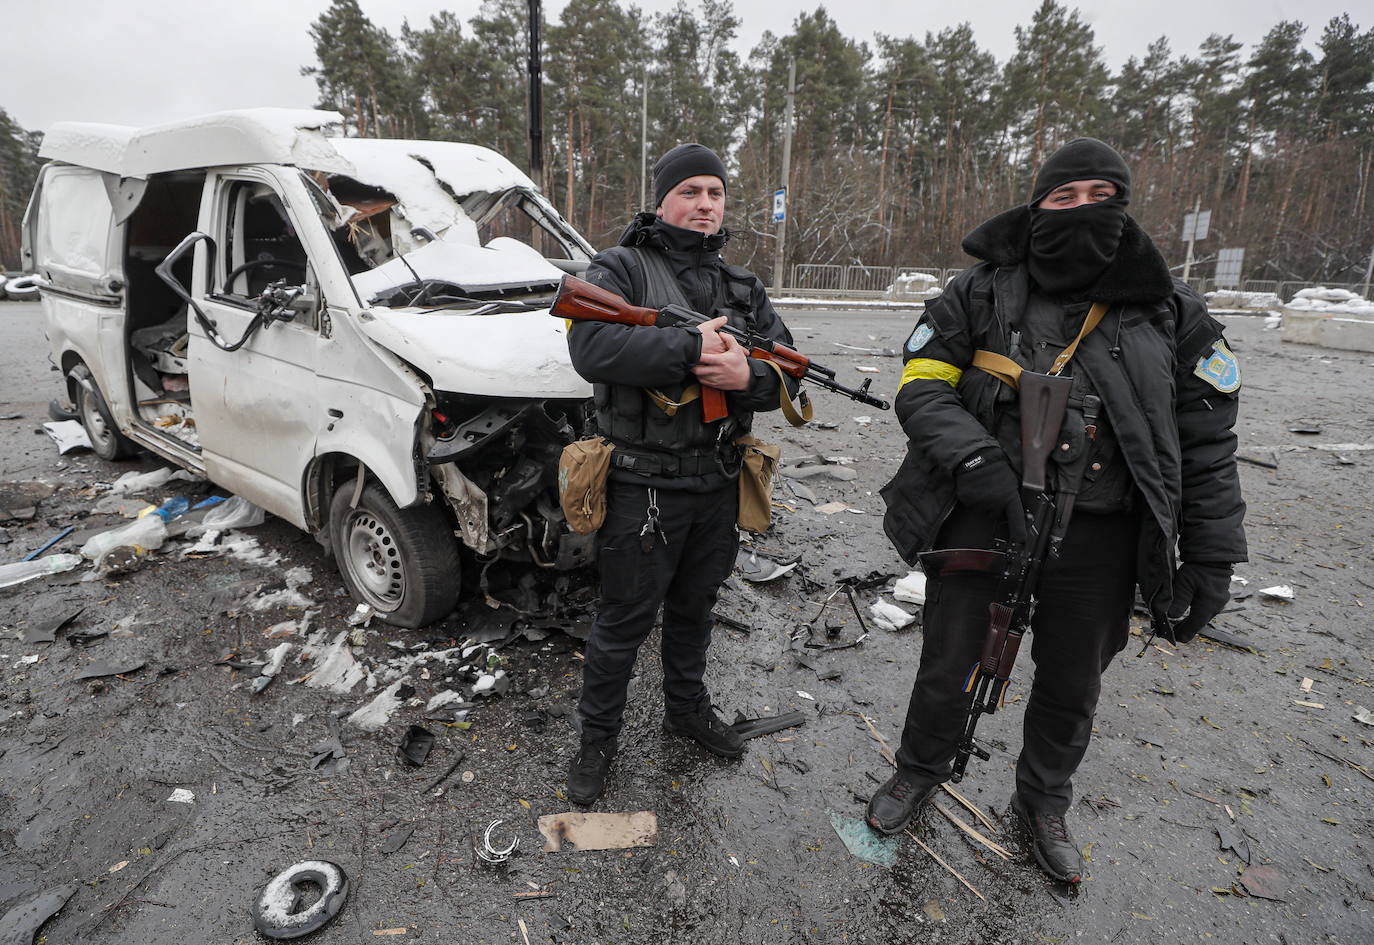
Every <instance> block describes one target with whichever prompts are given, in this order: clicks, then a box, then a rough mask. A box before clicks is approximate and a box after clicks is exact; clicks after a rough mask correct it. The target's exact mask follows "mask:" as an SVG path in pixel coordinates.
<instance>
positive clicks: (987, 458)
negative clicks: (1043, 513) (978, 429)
mask: <svg viewBox="0 0 1374 945" xmlns="http://www.w3.org/2000/svg"><path fill="white" fill-rule="evenodd" d="M954 494H955V495H956V496H957V497H958V499H959V502H960V504H962V505H965V506H968V507H969V508H971V509H977V510H978V511H980V512H985V513H987V514H988V515H991V516H992V517H993V518H1005V519H1006V521H1007V535H1008V537H1009V538H1011V540H1012V541H1013V542H1015V543H1016V544H1018V545H1020V544H1025V541H1026V509H1025V506H1023V505H1022V504H1021V482H1020V480H1018V479H1017V478H1016V473H1015V472H1013V471H1012V468H1011V463H1009V462H1007V454H1006V453H1004V452H1002V450H1000V449H998V448H997V447H988V448H987V449H982V450H979V451H978V452H976V453H974V454H973V455H971V456H969V457H968V458H967V459H965V460H964V461H963V462H962V463H960V464H959V465H958V466H956V467H955V470H954Z"/></svg>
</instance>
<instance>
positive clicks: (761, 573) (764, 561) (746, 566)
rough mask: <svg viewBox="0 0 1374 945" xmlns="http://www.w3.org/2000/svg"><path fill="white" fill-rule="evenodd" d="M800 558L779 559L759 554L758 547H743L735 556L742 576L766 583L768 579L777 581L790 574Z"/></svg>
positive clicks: (754, 581) (752, 581) (755, 581)
mask: <svg viewBox="0 0 1374 945" xmlns="http://www.w3.org/2000/svg"><path fill="white" fill-rule="evenodd" d="M800 560H801V559H800V558H793V559H792V560H791V561H779V560H777V559H776V558H770V557H768V556H767V555H761V554H759V552H758V549H757V548H754V549H748V548H744V547H741V548H740V549H739V554H738V555H736V556H735V567H736V568H737V569H738V570H739V573H740V577H742V578H744V579H745V580H746V581H749V582H751V583H754V584H764V583H767V582H768V581H775V580H777V579H778V578H780V577H782V576H783V575H785V574H790V573H791V572H792V569H793V568H795V567H796V566H797V564H798V563H799V562H800Z"/></svg>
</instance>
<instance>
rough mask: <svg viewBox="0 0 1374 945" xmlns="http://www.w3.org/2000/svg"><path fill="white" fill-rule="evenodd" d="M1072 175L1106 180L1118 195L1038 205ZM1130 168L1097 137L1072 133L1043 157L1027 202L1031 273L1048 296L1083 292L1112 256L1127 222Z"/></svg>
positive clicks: (1086, 178) (1085, 178)
mask: <svg viewBox="0 0 1374 945" xmlns="http://www.w3.org/2000/svg"><path fill="white" fill-rule="evenodd" d="M1075 180H1105V181H1111V182H1112V183H1113V184H1115V185H1116V195H1115V196H1113V197H1112V198H1111V199H1109V200H1104V201H1102V202H1101V203H1090V204H1084V205H1083V206H1079V207H1074V208H1073V209H1072V210H1042V209H1040V208H1039V207H1037V206H1036V204H1038V203H1039V202H1040V201H1041V200H1043V199H1044V198H1045V197H1046V196H1047V195H1048V194H1049V193H1050V191H1052V190H1054V189H1055V188H1056V187H1059V186H1061V185H1063V184H1067V183H1069V182H1070V181H1075ZM1130 194H1131V172H1130V169H1129V168H1127V167H1126V162H1125V161H1124V160H1122V158H1121V155H1120V154H1117V153H1116V151H1115V150H1114V149H1112V148H1111V147H1110V146H1109V145H1107V144H1104V143H1103V142H1101V141H1098V140H1097V139H1096V138H1075V139H1074V140H1072V141H1070V142H1069V143H1068V144H1066V145H1064V146H1063V147H1062V148H1060V149H1059V150H1058V151H1055V152H1054V153H1053V154H1051V155H1050V156H1049V158H1048V159H1046V161H1045V163H1044V164H1043V165H1041V167H1040V172H1039V173H1038V174H1036V175H1035V189H1034V193H1033V195H1032V197H1031V201H1030V210H1031V223H1030V251H1029V253H1028V256H1027V263H1028V265H1029V267H1030V274H1031V278H1033V279H1034V280H1035V282H1036V284H1037V285H1039V286H1040V287H1041V288H1042V289H1044V290H1045V291H1046V292H1048V293H1050V294H1051V295H1064V294H1068V293H1073V292H1075V291H1082V290H1084V289H1087V288H1089V287H1091V286H1092V285H1093V283H1095V282H1096V281H1097V279H1098V277H1100V276H1101V275H1102V273H1103V271H1104V270H1105V269H1106V268H1107V267H1108V266H1109V265H1111V262H1112V260H1113V259H1115V258H1116V248H1117V245H1118V244H1119V243H1120V242H1121V233H1122V231H1123V230H1124V229H1125V226H1126V205H1127V204H1128V203H1129V202H1130Z"/></svg>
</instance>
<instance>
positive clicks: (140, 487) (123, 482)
mask: <svg viewBox="0 0 1374 945" xmlns="http://www.w3.org/2000/svg"><path fill="white" fill-rule="evenodd" d="M173 479H184V480H186V481H187V482H199V481H200V477H199V476H197V475H196V474H195V473H193V472H188V471H187V470H185V469H172V468H171V467H170V466H162V467H160V468H158V469H154V470H151V471H150V472H146V473H139V472H126V473H125V474H124V475H122V476H120V477H119V478H118V479H116V480H115V481H114V483H113V484H112V485H111V486H110V492H109V494H110V495H136V494H138V493H140V492H147V491H148V490H149V489H156V488H157V487H158V486H165V485H166V484H167V483H169V482H171V481H172V480H173Z"/></svg>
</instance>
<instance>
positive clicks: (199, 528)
mask: <svg viewBox="0 0 1374 945" xmlns="http://www.w3.org/2000/svg"><path fill="white" fill-rule="evenodd" d="M266 520H267V513H266V512H264V511H263V510H262V509H260V508H258V507H257V506H256V505H254V504H253V503H252V502H249V501H248V500H247V499H245V498H243V496H237V495H236V496H231V497H229V498H228V499H225V500H224V501H223V502H221V503H220V504H219V505H216V506H215V507H214V508H212V509H211V510H210V511H209V512H207V513H206V515H205V518H203V519H201V520H200V523H199V524H197V525H193V526H192V527H191V528H188V529H187V530H186V535H187V537H189V538H195V537H196V536H198V535H203V534H205V533H206V532H209V531H218V532H227V531H229V530H230V529H232V528H253V527H254V526H257V525H261V524H262V523H263V522H264V521H266Z"/></svg>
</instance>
